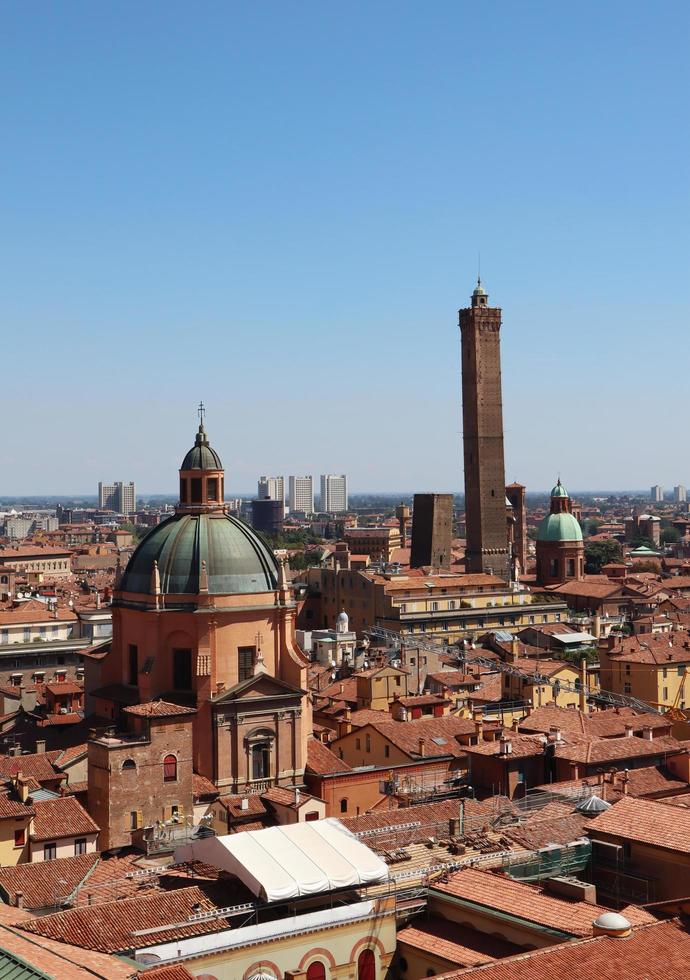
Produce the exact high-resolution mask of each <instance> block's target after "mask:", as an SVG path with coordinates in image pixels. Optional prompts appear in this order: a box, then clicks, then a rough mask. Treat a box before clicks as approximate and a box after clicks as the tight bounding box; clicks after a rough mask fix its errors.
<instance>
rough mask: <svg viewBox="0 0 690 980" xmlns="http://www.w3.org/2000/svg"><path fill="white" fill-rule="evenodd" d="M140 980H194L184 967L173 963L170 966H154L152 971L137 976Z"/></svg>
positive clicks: (192, 975)
mask: <svg viewBox="0 0 690 980" xmlns="http://www.w3.org/2000/svg"><path fill="white" fill-rule="evenodd" d="M138 976H139V978H140V980H194V974H193V973H190V972H189V970H188V969H187V967H186V966H182V964H181V963H173V964H171V965H170V966H154V967H153V969H152V970H147V971H146V972H145V973H140V974H138Z"/></svg>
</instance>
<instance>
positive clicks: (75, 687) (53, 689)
mask: <svg viewBox="0 0 690 980" xmlns="http://www.w3.org/2000/svg"><path fill="white" fill-rule="evenodd" d="M46 691H50V693H51V694H52V695H54V696H55V697H59V695H61V694H83V693H84V685H83V684H75V683H74V681H56V682H55V683H51V684H46Z"/></svg>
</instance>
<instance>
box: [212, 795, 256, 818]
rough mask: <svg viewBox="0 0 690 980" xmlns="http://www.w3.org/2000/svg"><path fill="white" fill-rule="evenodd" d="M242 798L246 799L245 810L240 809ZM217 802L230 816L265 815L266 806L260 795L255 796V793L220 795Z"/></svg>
mask: <svg viewBox="0 0 690 980" xmlns="http://www.w3.org/2000/svg"><path fill="white" fill-rule="evenodd" d="M242 800H246V801H247V807H246V809H245V810H243V809H242ZM218 802H219V803H222V805H223V806H224V807H225V809H226V810H227V811H228V813H229V814H230V816H231V817H235V818H241V817H249V816H260V817H263V816H265V815H266V806H265V805H264V803H263V801H262V799H261V797H260V796H257V795H256V794H252V795H249V794H248V795H247V796H221V798H220V800H219V801H218Z"/></svg>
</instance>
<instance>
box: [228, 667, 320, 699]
mask: <svg viewBox="0 0 690 980" xmlns="http://www.w3.org/2000/svg"><path fill="white" fill-rule="evenodd" d="M305 694H306V691H303V690H302V689H301V688H299V687H293V686H292V684H288V683H287V682H286V681H284V680H281V678H279V677H272V676H271V675H270V674H255V675H254V676H253V677H249V678H248V679H247V680H246V681H240V682H239V684H235V686H234V687H231V688H229V690H227V691H223V692H222V693H221V694H218V695H216V697H215V698H214V699H213V703H214V704H223V703H227V702H228V701H249V700H253V699H256V698H276V697H293V698H294V697H300V698H301V697H303V696H304V695H305Z"/></svg>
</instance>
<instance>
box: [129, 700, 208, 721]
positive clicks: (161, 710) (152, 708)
mask: <svg viewBox="0 0 690 980" xmlns="http://www.w3.org/2000/svg"><path fill="white" fill-rule="evenodd" d="M122 710H123V711H125V712H127V714H128V715H137V716H138V717H139V718H174V717H175V716H176V715H195V714H196V708H186V707H183V706H182V705H179V704H172V703H171V702H170V701H147V702H146V703H145V704H131V705H130V706H129V707H127V708H123V709H122Z"/></svg>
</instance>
